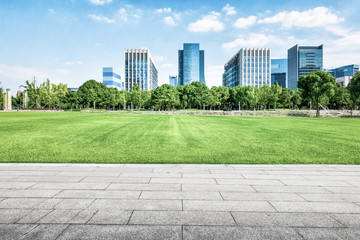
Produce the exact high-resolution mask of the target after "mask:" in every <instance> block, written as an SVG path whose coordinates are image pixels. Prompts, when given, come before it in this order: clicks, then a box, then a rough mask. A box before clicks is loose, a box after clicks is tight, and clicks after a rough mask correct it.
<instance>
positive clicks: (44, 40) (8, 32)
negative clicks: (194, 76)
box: [0, 0, 360, 91]
mask: <svg viewBox="0 0 360 240" xmlns="http://www.w3.org/2000/svg"><path fill="white" fill-rule="evenodd" d="M358 6H359V0H286V1H284V0H228V1H210V0H207V1H205V0H197V1H194V0H167V1H163V0H152V1H148V0H138V1H130V0H125V1H124V0H16V1H13V0H1V1H0V31H1V35H0V36H1V37H0V82H1V85H0V86H2V87H3V88H11V89H12V91H16V90H18V89H19V86H20V85H22V84H24V83H25V81H26V80H32V78H33V77H34V76H35V78H36V80H37V82H38V83H41V82H44V81H45V80H46V79H47V78H49V79H50V81H51V82H53V83H65V84H67V85H68V87H78V86H80V85H81V84H82V83H83V82H85V81H87V80H89V79H95V80H97V81H99V82H101V81H102V68H103V67H114V70H115V72H117V73H118V74H120V75H121V77H123V76H124V49H131V48H133V49H140V48H147V49H149V50H150V52H151V55H152V56H153V58H154V60H155V64H156V66H157V69H158V72H159V85H162V84H164V83H168V82H169V75H177V74H178V67H177V64H178V56H177V54H178V50H179V49H182V47H183V43H192V42H193V43H200V48H201V49H202V50H205V81H206V84H207V85H208V87H211V86H220V85H221V83H222V80H221V79H222V73H223V71H224V70H223V67H224V64H225V63H226V62H227V61H228V60H229V59H230V58H231V57H232V56H233V55H234V54H235V53H236V52H237V51H238V50H239V49H240V48H246V47H258V48H270V49H271V57H272V58H286V57H287V50H288V49H289V48H290V47H292V46H294V45H295V44H300V45H320V44H324V67H325V68H333V67H339V66H342V65H347V64H359V63H360V29H359V22H358Z"/></svg>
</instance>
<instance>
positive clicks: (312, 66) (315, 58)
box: [287, 45, 323, 90]
mask: <svg viewBox="0 0 360 240" xmlns="http://www.w3.org/2000/svg"><path fill="white" fill-rule="evenodd" d="M320 70H323V45H320V46H299V45H295V46H294V47H292V48H290V49H289V50H288V76H287V79H288V88H290V89H292V90H297V81H298V80H299V78H300V77H301V76H306V75H308V74H309V73H311V72H313V71H320Z"/></svg>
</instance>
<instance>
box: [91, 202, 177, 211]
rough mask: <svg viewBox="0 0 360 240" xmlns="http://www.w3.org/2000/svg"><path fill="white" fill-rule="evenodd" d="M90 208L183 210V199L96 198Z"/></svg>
mask: <svg viewBox="0 0 360 240" xmlns="http://www.w3.org/2000/svg"><path fill="white" fill-rule="evenodd" d="M89 209H122V210H149V211H151V210H181V209H182V204H181V200H142V199H138V200H130V199H96V200H95V201H94V202H93V203H92V204H91V205H90V206H89Z"/></svg>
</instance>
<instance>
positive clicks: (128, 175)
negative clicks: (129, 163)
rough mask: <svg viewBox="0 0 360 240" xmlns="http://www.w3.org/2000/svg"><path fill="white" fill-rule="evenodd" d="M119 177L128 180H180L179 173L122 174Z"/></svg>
mask: <svg viewBox="0 0 360 240" xmlns="http://www.w3.org/2000/svg"><path fill="white" fill-rule="evenodd" d="M120 177H130V178H137V177H142V178H144V177H149V178H151V177H157V178H162V177H163V178H181V173H174V172H171V173H139V172H124V173H122V174H121V175H120Z"/></svg>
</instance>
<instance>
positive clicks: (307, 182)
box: [282, 180, 351, 187]
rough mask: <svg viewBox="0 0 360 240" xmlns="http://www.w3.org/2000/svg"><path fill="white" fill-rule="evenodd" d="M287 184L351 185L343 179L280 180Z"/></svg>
mask: <svg viewBox="0 0 360 240" xmlns="http://www.w3.org/2000/svg"><path fill="white" fill-rule="evenodd" d="M282 182H283V183H285V184H286V185H288V186H320V187H346V186H351V185H350V184H349V183H346V182H345V181H340V180H339V181H325V180H324V181H322V180H282Z"/></svg>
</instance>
